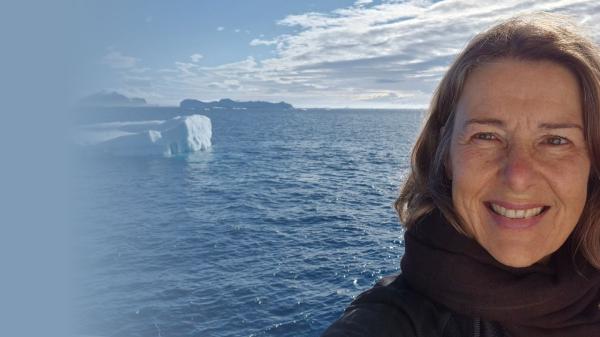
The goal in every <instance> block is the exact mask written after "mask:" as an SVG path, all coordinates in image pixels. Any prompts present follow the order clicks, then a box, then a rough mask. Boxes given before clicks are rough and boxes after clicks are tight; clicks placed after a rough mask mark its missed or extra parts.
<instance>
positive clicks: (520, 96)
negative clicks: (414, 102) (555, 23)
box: [456, 59, 583, 123]
mask: <svg viewBox="0 0 600 337" xmlns="http://www.w3.org/2000/svg"><path fill="white" fill-rule="evenodd" d="M473 117H483V118H485V117H494V118H504V119H510V120H519V119H524V118H526V119H528V120H544V121H557V120H560V121H564V122H579V123H581V122H582V118H583V116H582V104H581V89H580V87H579V83H578V81H577V78H576V77H575V75H574V74H573V73H572V72H571V71H570V70H569V69H567V68H566V67H564V66H562V65H560V64H558V63H555V62H551V61H522V60H516V59H500V60H496V61H494V62H490V63H486V64H482V65H480V66H478V67H477V68H476V69H474V70H473V71H472V72H471V73H470V74H469V76H468V77H467V80H466V82H465V83H464V87H463V91H462V94H461V96H460V99H459V102H458V105H457V116H456V118H457V119H465V118H473Z"/></svg>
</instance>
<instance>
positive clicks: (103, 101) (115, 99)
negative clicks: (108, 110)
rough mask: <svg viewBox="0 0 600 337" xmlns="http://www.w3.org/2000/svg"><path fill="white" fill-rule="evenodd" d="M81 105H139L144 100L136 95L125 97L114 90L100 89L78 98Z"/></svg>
mask: <svg viewBox="0 0 600 337" xmlns="http://www.w3.org/2000/svg"><path fill="white" fill-rule="evenodd" d="M78 105H79V106H83V107H141V106H146V105H147V103H146V100H145V99H143V98H138V97H131V98H129V97H127V96H125V95H123V94H120V93H118V92H116V91H110V92H109V91H101V92H98V93H95V94H91V95H89V96H86V97H84V98H82V99H81V100H79V102H78Z"/></svg>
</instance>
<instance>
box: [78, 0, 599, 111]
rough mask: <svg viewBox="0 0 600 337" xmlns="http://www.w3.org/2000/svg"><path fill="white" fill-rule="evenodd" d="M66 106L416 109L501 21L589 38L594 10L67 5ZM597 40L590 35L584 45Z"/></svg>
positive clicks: (440, 4) (276, 1)
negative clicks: (268, 104)
mask: <svg viewBox="0 0 600 337" xmlns="http://www.w3.org/2000/svg"><path fill="white" fill-rule="evenodd" d="M73 6H75V8H74V13H75V14H76V15H74V16H72V17H71V20H72V22H70V23H71V27H73V28H72V29H71V34H72V36H70V38H71V41H73V47H74V48H73V52H72V53H71V56H72V58H73V60H72V62H71V67H70V69H69V74H70V76H69V79H70V94H71V96H72V98H73V99H77V98H79V97H82V96H84V95H87V94H91V93H94V92H98V91H101V90H106V91H118V92H120V93H123V94H125V95H128V96H132V97H142V98H145V99H146V100H147V101H148V102H149V103H151V104H157V105H176V104H178V103H179V101H181V100H182V99H184V98H196V99H200V100H205V101H207V100H217V99H220V98H224V97H229V98H233V99H239V100H259V99H260V100H268V101H282V100H283V101H287V102H290V103H292V104H294V105H295V106H298V107H357V108H398V107H423V106H425V105H426V104H427V102H428V100H429V98H430V97H431V93H432V91H433V90H434V88H435V85H436V84H437V82H438V81H439V79H440V77H441V75H442V74H443V72H444V71H445V69H446V68H447V66H448V64H449V63H450V62H451V60H452V59H453V58H454V57H455V55H456V53H457V52H458V51H459V50H460V49H461V48H462V47H464V45H465V44H466V42H467V41H468V40H469V38H471V37H472V36H473V35H474V34H475V33H477V32H478V31H480V30H482V29H484V28H486V27H488V26H490V25H492V24H494V23H495V22H497V21H498V20H501V19H503V18H506V17H509V16H512V15H515V14H518V13H522V12H529V11H539V10H547V11H553V12H560V13H565V14H570V15H573V16H574V18H575V19H576V21H578V22H579V23H581V24H583V25H584V27H586V28H587V29H588V30H589V32H590V35H592V36H593V35H594V34H595V32H598V28H600V27H597V26H596V25H597V24H596V23H597V22H600V20H598V19H600V4H599V3H598V2H597V1H589V0H588V1H577V0H555V1H550V0H549V1H495V0H494V1H489V0H442V1H427V0H413V1H394V0H389V1H387V0H386V1H382V0H378V1H377V0H376V1H369V0H347V1H346V0H320V1H300V0H288V1H283V0H237V1H234V0H210V1H209V0H203V1H78V2H74V4H73ZM593 37H594V38H595V39H596V40H598V36H593Z"/></svg>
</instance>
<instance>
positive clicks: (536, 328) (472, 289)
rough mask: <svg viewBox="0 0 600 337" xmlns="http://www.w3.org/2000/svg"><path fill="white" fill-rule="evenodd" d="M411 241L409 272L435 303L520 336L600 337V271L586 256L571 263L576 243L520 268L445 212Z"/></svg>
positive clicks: (428, 220) (405, 265)
mask: <svg viewBox="0 0 600 337" xmlns="http://www.w3.org/2000/svg"><path fill="white" fill-rule="evenodd" d="M404 239H405V254H404V256H403V258H402V274H403V276H404V278H405V279H406V280H407V281H408V283H409V284H410V285H411V286H412V287H413V288H414V289H415V290H417V291H419V292H421V293H423V294H424V295H426V296H427V297H429V298H430V299H432V300H433V301H435V302H438V303H441V304H443V305H445V306H447V307H448V308H450V309H452V310H454V311H456V312H458V313H462V314H465V315H468V316H471V317H481V318H482V319H485V320H490V321H497V322H499V323H500V324H501V325H502V326H503V327H504V328H505V329H506V330H507V331H508V332H509V333H510V334H511V335H512V336H515V337H538V336H539V337H542V336H544V337H595V336H600V270H597V269H595V268H593V267H592V266H591V265H590V264H589V263H587V262H586V261H585V260H584V259H583V257H581V256H580V254H577V256H576V257H575V258H572V254H571V251H572V247H571V246H572V245H571V240H567V242H566V243H565V244H564V245H563V246H562V247H561V248H560V249H559V250H558V251H557V252H555V253H554V254H553V256H552V259H551V262H550V264H548V265H542V264H534V265H532V266H530V267H526V268H513V267H508V266H505V265H503V264H501V263H499V262H497V261H496V260H495V259H494V258H493V257H492V256H491V255H490V254H489V253H488V252H487V251H486V250H485V249H483V247H481V246H480V245H479V244H478V243H477V242H476V241H475V240H473V239H470V238H468V237H466V236H464V235H462V234H460V233H458V232H457V231H456V230H455V229H454V228H453V227H452V226H451V225H450V224H448V222H447V221H446V220H445V219H444V217H443V216H442V215H441V214H440V213H439V212H438V211H434V212H433V213H432V214H430V215H428V216H427V217H425V219H424V220H423V221H421V222H420V223H419V224H417V225H415V226H413V227H412V228H411V229H410V230H408V231H407V232H406V233H405V236H404ZM576 265H577V266H579V268H576V267H575V266H576ZM577 270H579V273H578V272H577ZM581 274H583V275H584V276H585V277H583V276H582V275H581Z"/></svg>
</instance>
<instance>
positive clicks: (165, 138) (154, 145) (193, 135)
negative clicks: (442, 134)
mask: <svg viewBox="0 0 600 337" xmlns="http://www.w3.org/2000/svg"><path fill="white" fill-rule="evenodd" d="M211 137H212V126H211V122H210V119H209V118H208V117H206V116H202V115H191V116H179V117H175V118H172V119H169V120H166V121H144V122H113V123H99V124H91V125H86V126H82V127H80V128H79V129H78V130H77V132H76V136H75V139H76V142H77V143H78V144H79V145H81V146H82V147H84V148H89V149H93V150H96V151H100V152H104V153H110V154H114V155H121V156H138V155H140V156H143V155H164V156H173V155H177V154H181V153H188V152H195V151H200V150H206V149H208V148H209V147H210V146H211Z"/></svg>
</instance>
